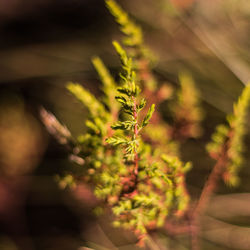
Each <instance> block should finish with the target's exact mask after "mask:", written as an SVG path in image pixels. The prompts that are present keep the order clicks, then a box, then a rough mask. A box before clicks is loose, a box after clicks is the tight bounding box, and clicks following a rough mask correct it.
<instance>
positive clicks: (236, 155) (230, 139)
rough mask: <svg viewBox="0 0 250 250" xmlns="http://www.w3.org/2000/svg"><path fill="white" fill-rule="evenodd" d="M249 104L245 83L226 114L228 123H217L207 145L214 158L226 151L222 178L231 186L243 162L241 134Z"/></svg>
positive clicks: (248, 94) (244, 127) (236, 182)
mask: <svg viewBox="0 0 250 250" xmlns="http://www.w3.org/2000/svg"><path fill="white" fill-rule="evenodd" d="M249 106H250V85H247V86H246V87H245V88H244V90H243V92H242V94H241V96H240V97H239V99H238V101H237V102H236V103H235V104H234V108H233V113H232V114H230V115H228V116H227V121H228V125H219V126H218V127H217V128H216V131H215V133H214V134H213V135H212V142H210V143H209V144H208V145H207V150H208V152H209V153H210V156H211V157H213V158H215V159H219V158H220V157H222V154H223V153H224V154H225V153H226V155H227V160H226V162H225V163H224V165H225V166H224V167H225V168H226V170H225V171H224V173H223V178H224V181H225V182H226V183H227V184H229V185H231V186H236V185H237V184H238V183H239V180H238V177H237V173H238V170H239V167H240V166H241V165H242V162H243V157H242V152H243V147H244V145H243V136H244V135H245V133H246V125H247V112H248V109H249ZM223 150H224V151H225V150H226V152H223Z"/></svg>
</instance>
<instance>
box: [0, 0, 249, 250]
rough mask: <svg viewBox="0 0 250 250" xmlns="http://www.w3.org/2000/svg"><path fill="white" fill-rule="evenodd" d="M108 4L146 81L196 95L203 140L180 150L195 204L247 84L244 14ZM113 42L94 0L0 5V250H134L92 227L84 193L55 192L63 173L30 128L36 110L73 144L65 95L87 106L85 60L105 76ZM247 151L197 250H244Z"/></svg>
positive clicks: (75, 115)
mask: <svg viewBox="0 0 250 250" xmlns="http://www.w3.org/2000/svg"><path fill="white" fill-rule="evenodd" d="M118 2H119V3H120V4H121V5H122V6H123V7H124V9H126V10H127V11H128V12H129V13H130V14H131V16H132V17H133V18H134V19H135V20H136V22H137V23H138V24H140V25H141V26H142V28H143V30H144V33H145V40H146V43H147V45H148V46H149V47H150V48H151V50H152V51H153V53H154V54H155V56H156V58H157V60H156V66H155V69H154V71H155V74H156V76H157V77H158V78H159V79H163V80H164V81H168V82H170V83H172V84H173V85H177V78H178V73H179V72H180V71H181V70H188V71H189V72H190V73H191V74H192V76H193V78H194V80H195V82H196V84H197V87H198V89H199V90H200V92H201V96H202V104H203V108H204V110H205V114H206V118H205V120H204V122H203V125H204V135H203V136H202V137H201V138H199V139H197V140H189V141H187V142H186V143H185V144H184V145H183V147H182V149H181V150H182V158H183V160H184V161H187V160H191V161H193V162H194V167H193V170H192V171H191V172H190V173H189V174H188V179H187V181H188V188H189V191H190V193H191V195H192V196H193V197H194V198H197V197H198V194H199V192H200V190H201V188H202V186H203V184H204V182H205V180H206V178H207V175H208V173H209V171H210V170H211V166H212V164H213V161H212V160H210V159H209V158H208V156H207V154H206V152H205V147H204V146H205V144H206V143H207V142H208V141H209V137H210V135H211V133H212V132H213V128H214V126H216V125H217V124H218V123H221V122H223V121H225V114H226V113H228V112H230V111H232V103H233V102H234V101H235V100H236V99H237V97H238V96H239V94H240V93H241V90H242V88H243V86H244V85H245V84H247V82H248V81H249V80H250V67H249V66H250V65H249V64H250V40H249V35H250V22H249V21H250V2H249V1H248V0H213V1H209V0H137V1H133V0H126V1H125V0H121V1H118ZM120 38H121V33H120V32H119V28H118V26H117V25H116V23H115V21H114V19H113V17H112V16H111V15H110V14H109V12H108V11H107V9H106V8H105V4H104V1H102V0H60V1H59V0H53V1H52V0H0V68H1V70H0V171H1V175H0V249H4V250H5V249H6V250H12V249H13V250H14V249H25V250H26V249H27V250H29V249H39V250H40V249H41V250H47V249H51V250H57V249H58V250H59V249H60V250H64V249H65V250H71V249H72V250H73V249H79V250H83V249H98V250H99V249H100V250H104V249H121V250H125V249H137V248H136V247H135V245H134V243H135V238H134V237H133V236H132V235H130V234H129V233H124V232H123V231H122V230H117V229H113V228H112V227H111V226H110V220H111V219H110V218H109V217H108V216H106V217H105V216H102V217H100V218H98V219H97V218H95V217H94V216H92V214H91V210H92V208H93V206H94V205H93V203H91V200H93V198H92V196H91V193H90V192H89V191H88V189H87V188H86V187H84V185H83V186H82V187H78V189H77V190H76V191H75V192H71V191H69V190H67V191H62V190H60V189H59V187H58V185H57V183H56V182H55V178H54V176H55V175H56V174H60V173H61V172H63V170H64V169H65V168H66V167H67V166H68V165H69V164H71V163H69V161H68V156H67V150H66V149H65V148H64V147H63V146H61V145H59V144H58V143H57V142H56V140H55V139H54V138H52V137H51V136H50V135H48V133H47V132H46V130H45V128H44V127H43V125H42V123H41V121H40V118H39V109H40V107H41V106H43V107H45V108H46V109H47V110H49V111H51V112H52V113H53V114H55V116H56V117H57V118H58V119H59V120H60V121H61V122H63V123H64V124H65V125H66V126H67V127H68V128H69V129H70V130H71V131H72V133H73V134H74V135H77V134H79V133H80V132H83V131H84V129H85V127H84V120H85V115H86V110H85V109H84V108H83V107H82V106H81V105H80V104H79V103H78V102H77V101H76V100H75V99H74V98H73V97H72V96H71V95H70V94H69V93H68V92H67V91H66V89H65V84H66V83H67V82H68V81H73V82H79V83H81V84H83V85H84V86H85V87H86V88H88V89H90V90H91V91H92V92H94V93H96V94H97V95H98V93H99V92H98V87H99V84H100V82H99V80H98V77H97V74H96V73H95V71H94V68H93V66H92V65H91V57H92V56H94V55H98V56H100V57H101V58H102V59H103V60H104V62H105V63H106V65H107V66H108V67H109V68H110V69H111V71H112V72H116V70H117V68H118V66H119V60H118V58H117V56H116V55H115V53H114V50H113V48H112V45H111V41H112V40H114V39H118V40H119V39H120ZM246 144H247V147H246V154H245V156H246V158H247V160H246V163H245V166H244V167H243V168H242V170H241V173H240V176H241V185H240V186H239V187H238V188H236V189H230V188H226V187H225V186H224V184H223V183H221V185H220V187H219V189H218V195H217V196H215V197H214V198H213V200H212V202H211V206H210V207H209V209H208V216H207V217H206V218H204V223H203V224H204V232H203V235H202V238H203V241H202V247H203V248H202V249H215V250H217V249H218V250H219V249H221V250H222V249H228V250H229V249H250V237H249V235H250V228H249V227H250V182H249V176H250V166H249V163H248V162H249V159H250V156H249V155H248V149H249V146H250V137H249V134H248V136H247V138H246ZM157 239H158V241H159V242H158V243H159V244H158V245H160V246H161V248H160V249H189V247H188V239H187V238H185V237H176V238H168V237H167V236H166V235H165V234H164V232H160V233H159V235H158V238H157ZM87 247H88V248H87Z"/></svg>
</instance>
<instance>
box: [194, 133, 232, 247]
mask: <svg viewBox="0 0 250 250" xmlns="http://www.w3.org/2000/svg"><path fill="white" fill-rule="evenodd" d="M230 136H231V134H230V133H229V138H230ZM229 142H230V140H228V141H226V142H225V144H224V145H223V146H222V149H221V154H220V157H219V158H218V160H217V162H216V164H215V165H214V167H213V169H212V172H211V173H210V175H209V177H208V179H207V181H206V183H205V186H204V187H203V189H202V192H201V195H200V199H199V201H198V203H197V205H196V208H195V209H194V212H193V216H192V219H191V224H190V229H191V244H192V250H199V249H200V247H199V242H198V231H199V228H200V215H201V214H202V212H203V211H204V209H205V208H206V207H207V205H208V203H209V200H210V198H211V196H212V195H213V193H214V192H215V190H216V188H217V185H218V180H219V178H220V176H221V175H222V174H223V172H224V170H225V167H226V164H227V161H228V154H227V151H228V147H229Z"/></svg>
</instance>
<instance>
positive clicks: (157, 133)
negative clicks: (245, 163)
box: [41, 0, 250, 249]
mask: <svg viewBox="0 0 250 250" xmlns="http://www.w3.org/2000/svg"><path fill="white" fill-rule="evenodd" d="M106 4H107V7H108V9H109V10H110V12H111V14H112V15H113V16H114V17H115V19H116V21H117V23H118V24H119V25H120V28H121V31H122V32H123V34H124V35H125V38H124V39H123V41H122V45H121V44H120V43H118V42H117V41H115V42H113V45H114V48H115V50H116V52H117V54H118V56H119V58H120V61H121V66H122V70H121V73H120V79H119V80H118V81H115V80H114V78H113V77H112V76H111V74H110V72H109V70H108V69H107V68H106V67H105V65H104V63H103V62H102V60H101V59H100V58H98V57H94V58H93V60H92V62H93V65H94V67H95V69H96V71H97V72H98V74H99V77H100V79H101V82H102V84H103V85H102V86H103V87H102V90H103V97H101V98H97V97H95V96H94V95H93V94H92V93H90V92H89V91H88V90H87V89H85V88H84V87H82V86H81V85H79V84H77V83H68V84H67V89H68V90H69V91H70V92H71V93H72V94H73V95H74V96H75V97H76V98H77V99H78V100H79V101H80V102H81V103H82V104H83V105H84V106H85V107H87V109H88V111H89V118H88V120H87V121H86V123H85V124H86V127H87V133H86V134H83V135H79V136H78V137H77V138H74V137H73V136H72V135H71V133H70V132H69V130H68V129H67V128H66V127H65V126H63V125H61V124H60V122H59V121H58V120H57V119H56V118H55V117H54V116H53V115H52V114H50V113H49V112H47V111H46V110H44V109H42V111H41V116H42V119H43V122H44V124H45V125H46V127H47V129H48V131H49V132H50V133H52V134H53V135H54V136H55V137H56V138H57V139H58V141H59V142H60V143H62V144H66V145H67V146H68V148H69V150H70V152H71V153H70V159H71V160H72V161H74V162H76V163H77V164H79V165H81V166H82V167H81V168H79V169H78V170H77V171H73V170H69V172H68V173H67V174H66V175H65V176H63V177H57V179H58V180H59V183H60V185H61V186H62V187H67V186H69V187H75V186H77V185H78V184H79V183H80V182H86V183H89V184H90V186H92V187H93V190H94V194H95V195H96V197H97V198H99V199H100V204H99V206H98V207H97V208H96V209H95V212H96V213H97V214H98V213H100V212H103V211H105V208H109V209H110V210H111V211H112V212H113V215H114V221H113V225H114V226H115V227H122V228H125V229H129V230H131V231H133V232H134V233H135V234H136V235H137V237H138V245H140V246H144V244H145V242H147V239H148V236H149V235H150V232H151V231H152V230H156V229H157V228H160V227H163V228H165V230H166V231H167V232H168V233H170V234H171V233H179V232H181V233H183V232H184V233H186V234H189V235H190V237H191V239H192V240H191V243H192V248H193V249H199V243H198V233H199V231H200V227H201V225H200V216H201V215H202V214H203V213H204V208H205V207H206V206H207V204H208V201H209V199H210V197H211V195H212V194H213V193H214V191H215V189H216V186H217V183H218V180H219V179H220V178H223V179H224V180H225V181H226V183H229V184H231V185H236V184H237V182H238V178H237V172H238V168H239V166H240V165H241V164H242V151H243V142H242V140H243V137H244V135H245V130H246V129H245V127H246V113H247V108H248V106H249V102H250V87H249V86H246V88H245V89H244V91H243V92H242V95H241V97H240V98H239V101H238V102H237V103H236V104H235V106H234V112H233V114H232V115H229V116H228V119H227V120H228V124H227V125H226V126H224V125H220V126H218V127H217V129H216V132H215V133H214V135H213V136H212V142H211V143H209V144H208V146H207V149H208V151H209V154H210V156H211V157H212V158H213V159H215V160H216V163H215V166H214V167H213V169H212V171H211V173H210V175H209V177H208V180H207V181H206V183H205V185H204V188H203V190H202V193H201V196H200V199H199V201H198V202H197V203H195V202H194V203H191V202H190V197H189V194H188V191H187V189H186V180H185V179H186V173H187V172H188V171H189V170H190V168H191V163H186V164H185V163H182V161H181V159H180V154H179V150H178V148H179V146H180V145H181V143H182V142H183V141H185V140H186V139H188V138H196V137H198V136H199V135H200V134H201V131H202V129H201V124H200V123H201V121H202V111H201V107H200V100H199V92H198V91H197V89H196V88H195V85H194V83H193V80H192V78H191V76H190V75H189V74H188V73H181V74H180V78H179V82H180V88H179V89H178V90H177V91H176V95H175V92H174V91H175V88H174V87H173V86H169V85H164V84H163V83H161V82H160V81H158V80H157V77H155V76H154V74H153V71H152V65H153V64H152V63H151V62H152V60H151V56H150V54H151V53H150V52H149V49H146V46H145V45H144V41H143V34H142V31H141V28H140V27H139V26H138V25H137V24H136V23H135V22H134V21H132V20H131V18H130V17H129V16H128V14H127V13H126V12H125V11H124V10H123V9H122V8H121V7H120V6H119V5H118V4H117V3H116V2H115V1H114V0H106ZM173 96H176V97H177V98H176V102H175V103H174V105H172V106H171V111H172V113H173V122H172V123H167V121H165V120H164V119H163V117H162V114H161V112H160V110H159V108H158V107H159V104H161V103H162V102H163V101H165V100H167V99H168V98H170V97H173ZM146 107H147V108H146ZM155 107H156V108H155Z"/></svg>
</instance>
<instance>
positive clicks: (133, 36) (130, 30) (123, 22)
mask: <svg viewBox="0 0 250 250" xmlns="http://www.w3.org/2000/svg"><path fill="white" fill-rule="evenodd" d="M106 5H107V7H108V9H109V11H110V13H111V14H112V15H113V16H114V17H115V19H116V21H117V23H118V24H119V25H120V26H121V31H122V32H123V33H124V34H125V38H124V39H123V43H124V45H128V46H140V45H141V44H142V43H143V35H142V31H141V28H140V27H139V26H138V25H136V24H135V23H134V22H133V21H132V20H131V19H130V18H129V16H128V14H127V13H126V12H125V11H124V10H123V9H122V8H121V7H120V6H119V5H118V4H117V3H116V1H114V0H106Z"/></svg>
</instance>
